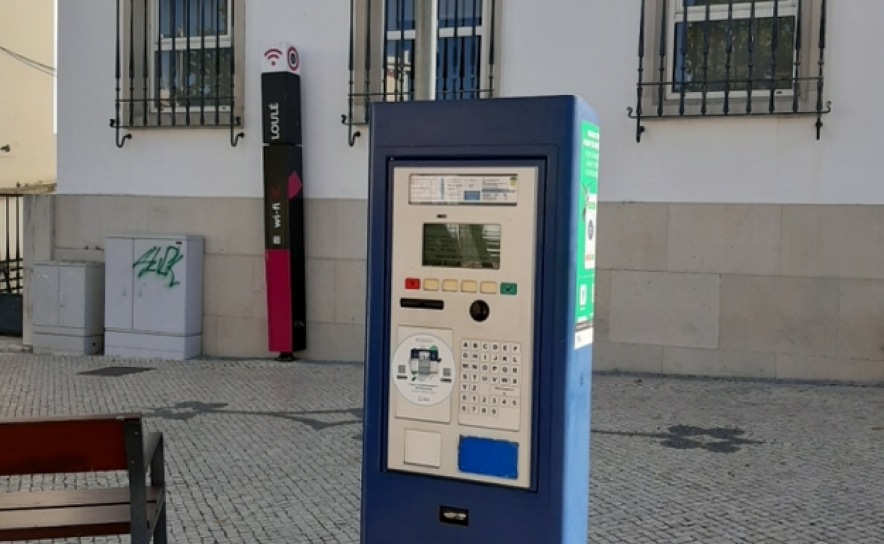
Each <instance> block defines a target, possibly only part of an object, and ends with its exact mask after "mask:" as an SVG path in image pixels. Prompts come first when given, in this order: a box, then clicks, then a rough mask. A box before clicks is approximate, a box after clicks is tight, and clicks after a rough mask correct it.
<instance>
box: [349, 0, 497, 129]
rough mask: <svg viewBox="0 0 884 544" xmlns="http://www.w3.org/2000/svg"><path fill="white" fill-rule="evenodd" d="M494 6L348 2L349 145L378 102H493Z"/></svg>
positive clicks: (463, 1)
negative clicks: (484, 99)
mask: <svg viewBox="0 0 884 544" xmlns="http://www.w3.org/2000/svg"><path fill="white" fill-rule="evenodd" d="M497 9H498V2H497V1H496V0H351V2H350V37H351V42H350V67H349V68H350V84H349V85H350V87H349V93H348V110H347V114H346V115H344V116H343V122H344V124H345V125H347V126H348V127H349V130H350V145H353V144H354V143H355V139H356V138H357V137H358V136H359V135H360V133H359V132H357V131H356V129H355V127H357V126H358V125H364V124H367V123H368V122H369V118H368V116H369V104H370V103H371V102H378V101H390V102H404V101H411V100H473V99H481V98H491V97H493V96H494V94H495V84H496V77H497V74H496V72H495V69H496V66H495V38H496V35H495V26H496V21H497V13H496V10H497Z"/></svg>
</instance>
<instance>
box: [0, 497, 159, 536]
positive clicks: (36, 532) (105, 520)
mask: <svg viewBox="0 0 884 544" xmlns="http://www.w3.org/2000/svg"><path fill="white" fill-rule="evenodd" d="M147 510H148V511H147V518H148V519H149V520H150V519H154V518H155V517H156V505H155V504H148V506H147ZM149 529H152V528H149ZM120 534H129V505H128V504H126V505H116V506H84V507H72V508H57V509H52V510H16V511H10V512H0V539H5V540H39V539H52V538H71V537H73V538H77V537H87V536H107V535H120Z"/></svg>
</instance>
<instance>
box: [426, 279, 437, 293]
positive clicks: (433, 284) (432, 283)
mask: <svg viewBox="0 0 884 544" xmlns="http://www.w3.org/2000/svg"><path fill="white" fill-rule="evenodd" d="M438 290H439V280H432V279H431V280H424V291H438Z"/></svg>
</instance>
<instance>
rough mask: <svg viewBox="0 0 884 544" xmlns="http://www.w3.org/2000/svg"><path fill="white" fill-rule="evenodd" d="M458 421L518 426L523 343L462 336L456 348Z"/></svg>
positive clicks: (488, 425) (461, 422) (481, 425)
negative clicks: (457, 349)
mask: <svg viewBox="0 0 884 544" xmlns="http://www.w3.org/2000/svg"><path fill="white" fill-rule="evenodd" d="M459 359H460V360H459V364H458V369H459V378H460V379H459V384H460V385H459V403H458V410H459V416H460V417H459V421H460V424H462V425H471V426H476V427H486V428H492V429H506V430H518V428H519V420H520V414H521V408H522V395H521V390H522V380H523V377H522V374H523V369H524V367H523V355H522V345H521V344H519V343H517V342H501V341H496V340H479V339H464V340H462V341H461V345H460V351H459Z"/></svg>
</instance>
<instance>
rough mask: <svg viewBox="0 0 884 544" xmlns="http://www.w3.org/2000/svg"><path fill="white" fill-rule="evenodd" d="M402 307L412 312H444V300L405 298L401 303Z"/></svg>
mask: <svg viewBox="0 0 884 544" xmlns="http://www.w3.org/2000/svg"><path fill="white" fill-rule="evenodd" d="M399 304H400V306H402V307H403V308H408V309H411V310H444V309H445V301H444V300H427V299H423V298H403V299H401V300H400V301H399Z"/></svg>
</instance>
